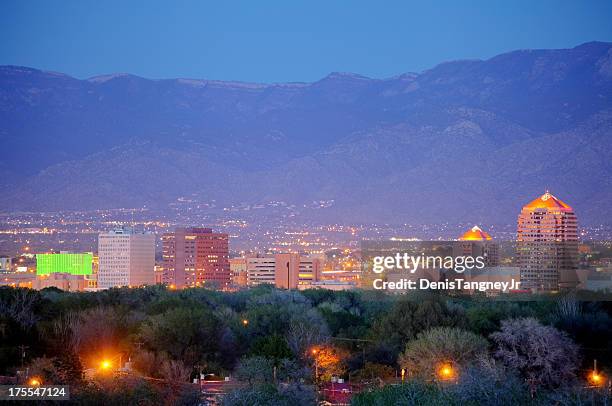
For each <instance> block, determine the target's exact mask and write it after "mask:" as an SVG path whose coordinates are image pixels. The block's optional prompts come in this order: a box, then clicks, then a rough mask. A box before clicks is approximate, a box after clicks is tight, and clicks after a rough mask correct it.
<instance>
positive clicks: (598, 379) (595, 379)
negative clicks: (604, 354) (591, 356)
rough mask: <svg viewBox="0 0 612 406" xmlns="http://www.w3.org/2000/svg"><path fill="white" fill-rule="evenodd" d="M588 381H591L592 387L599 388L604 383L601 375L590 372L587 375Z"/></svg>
mask: <svg viewBox="0 0 612 406" xmlns="http://www.w3.org/2000/svg"><path fill="white" fill-rule="evenodd" d="M589 381H591V383H592V384H593V386H601V385H603V384H604V383H605V377H604V376H603V374H601V373H599V372H597V371H592V372H591V373H590V374H589Z"/></svg>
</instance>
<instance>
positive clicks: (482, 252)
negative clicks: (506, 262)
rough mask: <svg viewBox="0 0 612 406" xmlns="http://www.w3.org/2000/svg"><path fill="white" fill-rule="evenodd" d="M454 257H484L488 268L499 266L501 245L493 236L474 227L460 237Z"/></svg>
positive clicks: (454, 246)
mask: <svg viewBox="0 0 612 406" xmlns="http://www.w3.org/2000/svg"><path fill="white" fill-rule="evenodd" d="M453 255H454V256H472V257H478V256H482V257H484V263H485V265H486V266H497V265H499V245H498V244H497V243H496V242H494V241H493V238H491V235H490V234H489V233H487V232H486V231H483V230H482V229H481V228H480V227H478V226H474V227H472V228H471V229H469V230H467V231H466V232H465V233H463V234H462V235H461V237H459V241H458V242H456V243H455V244H454V245H453Z"/></svg>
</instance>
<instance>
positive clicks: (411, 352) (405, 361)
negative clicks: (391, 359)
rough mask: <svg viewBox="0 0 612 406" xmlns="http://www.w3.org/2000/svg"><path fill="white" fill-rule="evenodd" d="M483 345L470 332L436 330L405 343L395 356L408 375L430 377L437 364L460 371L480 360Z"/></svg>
mask: <svg viewBox="0 0 612 406" xmlns="http://www.w3.org/2000/svg"><path fill="white" fill-rule="evenodd" d="M487 346H488V343H487V340H485V339H484V338H483V337H481V336H478V335H476V334H474V333H472V332H469V331H466V330H461V329H458V328H450V327H436V328H432V329H430V330H427V331H425V332H423V333H420V334H419V335H417V338H416V339H415V340H412V341H409V342H408V344H406V350H405V351H404V352H403V354H401V355H400V357H399V364H400V366H401V367H402V368H405V369H406V371H407V373H409V374H415V375H417V376H420V377H423V378H431V377H435V375H436V371H437V369H438V368H439V367H440V365H441V364H444V363H447V362H452V364H453V365H455V366H457V367H460V368H461V367H465V366H467V365H468V364H470V363H473V362H474V361H476V360H477V359H479V358H482V357H484V356H485V355H486V353H487Z"/></svg>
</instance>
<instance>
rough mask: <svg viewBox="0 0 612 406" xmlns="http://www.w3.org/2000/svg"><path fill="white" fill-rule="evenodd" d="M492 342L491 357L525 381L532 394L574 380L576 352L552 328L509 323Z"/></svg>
mask: <svg viewBox="0 0 612 406" xmlns="http://www.w3.org/2000/svg"><path fill="white" fill-rule="evenodd" d="M491 339H492V340H493V342H494V343H495V351H494V353H493V355H494V357H495V358H496V359H498V360H500V361H501V362H502V363H503V364H504V365H505V366H507V367H508V368H509V369H511V370H515V371H517V372H518V373H519V374H520V375H521V376H522V377H523V378H525V379H526V381H527V382H528V384H529V387H530V389H531V391H532V393H533V394H535V392H536V389H537V388H539V387H544V388H558V387H560V386H562V385H567V384H568V383H571V382H573V381H574V380H575V379H576V375H575V372H576V369H577V367H578V348H577V346H576V345H575V344H574V343H573V342H572V340H571V339H570V338H569V337H568V336H567V335H566V334H565V333H563V332H561V331H559V330H557V329H556V328H554V327H551V326H544V325H542V324H540V322H538V321H537V320H536V319H534V318H520V319H509V320H504V321H502V326H501V330H500V331H498V332H495V333H493V334H491Z"/></svg>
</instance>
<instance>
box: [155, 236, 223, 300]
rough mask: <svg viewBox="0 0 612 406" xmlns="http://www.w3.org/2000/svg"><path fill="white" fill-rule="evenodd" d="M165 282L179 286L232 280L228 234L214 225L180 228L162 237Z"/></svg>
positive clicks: (214, 283) (212, 284) (218, 285)
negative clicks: (217, 231)
mask: <svg viewBox="0 0 612 406" xmlns="http://www.w3.org/2000/svg"><path fill="white" fill-rule="evenodd" d="M162 245H163V267H164V270H163V282H164V283H165V284H167V285H174V286H175V287H177V288H183V287H189V286H204V285H209V286H215V287H219V288H225V287H226V286H228V285H229V284H230V282H231V272H230V264H229V244H228V236H227V234H223V233H213V232H212V230H211V229H210V228H197V227H192V228H177V229H175V230H174V232H172V233H166V234H164V235H163V237H162Z"/></svg>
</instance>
